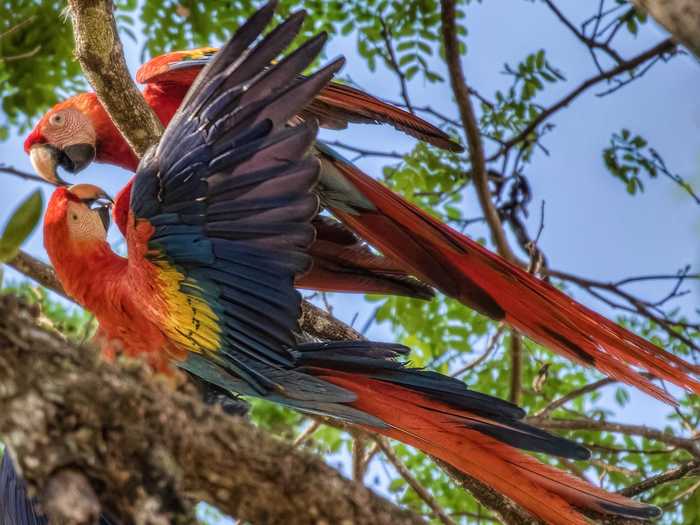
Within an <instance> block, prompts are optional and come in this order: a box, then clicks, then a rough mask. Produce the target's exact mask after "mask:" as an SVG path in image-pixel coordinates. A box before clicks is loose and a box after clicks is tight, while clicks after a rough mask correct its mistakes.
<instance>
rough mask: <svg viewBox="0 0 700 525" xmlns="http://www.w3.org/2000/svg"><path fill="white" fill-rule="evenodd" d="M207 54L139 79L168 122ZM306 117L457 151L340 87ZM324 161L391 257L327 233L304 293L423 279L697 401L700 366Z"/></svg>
mask: <svg viewBox="0 0 700 525" xmlns="http://www.w3.org/2000/svg"><path fill="white" fill-rule="evenodd" d="M205 51H206V50H205ZM201 54H202V50H195V51H193V52H189V51H188V52H176V53H172V54H169V55H164V56H162V57H157V58H155V59H153V60H152V61H151V62H149V63H148V64H146V65H145V66H143V68H142V69H141V70H140V71H139V74H138V78H139V80H140V81H142V82H146V83H147V87H146V90H145V92H144V96H145V97H146V100H147V101H148V103H149V104H150V105H151V107H153V108H154V109H155V111H156V113H157V114H158V116H159V117H160V119H161V120H162V121H163V123H164V124H167V123H168V122H169V120H170V119H171V118H172V116H173V114H174V113H175V111H176V109H177V107H178V106H179V104H180V102H181V101H182V99H183V97H184V95H185V92H186V90H187V88H188V87H189V84H190V83H191V82H192V81H193V79H194V78H195V75H196V73H198V72H199V70H200V69H201V67H203V64H202V63H201V62H198V61H197V60H190V59H191V57H199V56H200V55H201ZM205 54H206V52H205ZM188 60H189V61H188ZM173 63H177V64H178V68H177V69H170V66H171V65H172V64H173ZM183 64H184V67H182V66H183ZM71 105H73V106H75V107H77V108H79V109H81V111H84V112H85V113H86V114H88V115H89V118H90V121H91V122H92V123H93V126H94V127H95V129H96V135H97V160H99V161H102V162H109V163H113V164H117V165H120V166H122V167H124V168H127V169H130V170H132V171H134V170H135V169H136V165H137V162H136V158H135V157H134V156H133V154H132V153H131V152H130V151H129V150H128V146H127V145H126V142H124V141H123V140H122V139H121V136H120V135H119V133H118V131H117V130H116V128H115V127H114V126H113V125H112V123H111V121H110V120H109V117H108V116H107V114H106V113H105V112H104V110H102V108H101V106H100V105H99V102H98V101H97V99H96V98H95V97H94V95H90V94H85V95H79V96H78V97H74V98H73V99H70V100H69V101H67V102H65V103H63V104H62V105H59V106H57V107H56V108H55V109H54V110H52V112H53V111H55V110H57V109H60V108H64V107H67V106H71ZM50 114H51V112H49V114H47V115H46V116H45V117H44V118H43V119H42V121H41V122H40V123H39V124H38V125H37V127H36V129H35V130H34V131H33V132H32V134H31V135H30V137H29V138H28V139H27V143H26V147H27V148H29V147H30V146H31V144H33V143H36V142H41V141H43V140H44V138H43V137H42V133H41V131H40V130H41V129H42V125H43V123H45V122H46V119H47V118H48V116H49V115H50ZM303 115H307V116H308V115H311V116H314V117H315V118H318V119H320V121H321V123H327V124H328V125H329V126H331V127H333V126H335V127H338V126H341V125H344V123H347V122H348V121H351V122H353V121H354V122H389V123H391V124H393V125H394V126H395V127H397V128H398V129H401V130H404V131H407V132H408V133H411V134H413V135H414V136H418V137H420V138H422V139H424V140H429V141H431V142H433V143H435V144H438V145H440V146H443V147H451V146H450V144H453V143H451V142H450V141H449V140H448V139H447V138H446V136H444V134H443V135H440V133H441V132H440V131H439V130H437V129H436V128H434V127H432V126H431V125H430V124H428V123H425V122H424V121H422V120H421V119H419V118H417V117H415V116H414V115H411V114H409V113H407V112H405V111H402V110H401V109H399V108H395V107H393V106H391V105H389V104H386V103H384V102H382V101H379V100H378V99H376V98H374V97H372V96H370V95H367V94H366V93H363V92H361V91H359V90H356V89H354V88H350V87H347V86H342V85H333V84H331V85H329V86H327V87H326V88H325V89H324V90H322V91H321V93H320V94H319V95H318V96H317V98H316V99H315V100H314V101H313V102H312V103H311V104H310V105H309V106H308V107H307V108H306V109H305V110H304V112H303ZM452 149H454V148H452ZM316 154H317V155H318V156H319V157H320V158H321V159H322V161H323V162H324V163H325V164H326V165H327V166H328V167H329V171H330V172H332V173H331V174H330V175H329V177H330V178H333V177H335V178H336V179H337V180H341V185H342V184H345V185H347V186H349V187H350V188H352V190H351V195H349V196H347V199H348V202H349V204H348V205H346V203H345V202H341V204H340V205H335V204H334V202H333V201H332V200H331V202H330V203H329V207H330V209H331V211H333V213H334V214H335V215H336V217H338V218H339V219H340V220H341V221H342V222H343V224H344V225H345V226H346V227H349V228H350V230H352V231H353V232H355V233H356V234H358V235H359V237H361V238H362V239H363V240H365V241H367V242H369V244H371V245H372V246H374V247H375V248H377V249H379V250H380V251H381V252H382V253H383V254H384V256H385V257H380V256H377V255H376V254H375V253H372V252H371V251H368V250H367V249H366V248H365V247H363V246H362V244H361V243H359V242H358V243H356V244H354V245H348V244H344V243H343V242H340V243H339V242H337V241H338V238H337V237H335V236H334V235H333V234H328V235H327V236H325V237H324V235H326V234H325V233H324V232H323V231H320V233H319V237H318V243H317V244H316V245H314V246H313V247H312V248H311V250H310V253H312V255H313V256H314V258H315V260H316V264H315V265H314V266H313V267H312V269H311V271H310V272H309V273H307V274H306V275H304V276H299V277H298V279H297V284H298V285H299V286H301V287H307V286H308V287H310V288H314V289H321V290H329V291H345V292H365V293H394V294H404V295H414V296H418V297H422V296H427V295H426V288H425V286H423V287H421V286H420V285H417V284H416V283H415V281H414V282H410V281H409V280H407V276H408V275H414V276H416V277H418V278H419V279H420V280H422V281H423V282H424V283H427V284H429V285H431V286H434V287H436V288H438V289H439V290H440V291H442V292H443V293H445V294H447V295H449V296H451V297H454V298H456V299H457V300H459V301H461V302H462V303H464V304H466V305H468V306H470V307H472V308H474V309H476V310H478V311H480V312H481V313H483V314H485V315H488V316H489V317H491V318H494V319H497V320H504V321H506V322H507V323H509V324H511V325H512V326H514V327H515V328H517V329H518V330H520V331H522V332H523V333H525V334H527V335H528V336H529V337H531V338H532V339H534V340H535V341H537V342H539V343H541V344H543V345H545V346H547V347H549V348H551V349H552V350H555V351H556V352H558V353H560V354H562V355H564V356H566V357H568V358H570V359H572V360H574V361H576V362H577V363H580V364H583V365H586V366H593V367H595V368H596V369H598V370H600V371H601V372H603V373H605V374H607V375H609V376H611V377H614V378H616V379H619V380H621V381H624V382H626V383H628V384H631V385H633V386H635V387H637V388H640V389H641V390H643V391H645V392H647V393H649V394H651V395H652V396H654V397H657V398H659V399H662V400H664V401H666V402H669V403H673V402H674V400H673V399H672V398H671V397H670V396H669V395H668V394H667V393H666V392H665V391H664V390H662V389H660V388H659V387H657V386H656V385H654V384H653V382H652V381H651V380H650V379H648V378H647V377H645V376H643V375H641V374H640V373H639V371H647V372H650V373H651V374H653V375H654V376H656V377H658V378H662V379H666V380H668V381H671V382H672V383H674V384H676V385H678V386H680V387H682V388H685V389H686V390H689V391H692V392H694V393H696V394H700V382H698V381H697V380H696V379H695V378H694V377H693V374H697V373H698V369H697V367H695V366H693V365H691V364H689V363H687V362H685V361H684V360H682V359H680V358H678V357H677V356H674V355H673V354H671V353H669V352H664V351H663V350H662V349H660V348H658V347H657V346H655V345H653V344H652V343H650V342H648V341H646V340H644V339H643V338H641V337H638V336H636V335H635V334H632V333H631V332H629V331H628V330H626V329H624V328H622V327H620V326H618V325H616V324H615V323H613V322H611V321H610V320H608V319H606V318H604V317H603V316H601V315H599V314H597V313H595V312H593V311H592V310H590V309H588V308H586V307H584V306H582V305H580V304H579V303H577V302H575V301H573V300H572V299H571V298H569V297H568V296H566V295H565V294H563V293H561V292H560V291H559V290H557V289H556V288H554V287H553V286H550V285H549V284H548V283H545V282H543V281H541V280H540V279H537V278H536V277H534V276H532V275H530V274H528V273H527V272H524V271H523V270H522V269H521V268H519V267H517V266H515V265H513V264H510V263H509V262H507V261H505V260H504V259H502V258H500V257H498V256H497V255H495V254H493V253H492V252H490V251H488V250H486V249H485V248H483V247H482V246H480V245H479V244H478V243H476V242H474V241H472V240H471V239H469V238H468V237H466V236H464V235H462V234H460V233H458V232H456V231H455V230H453V229H451V228H449V227H448V226H446V225H445V224H442V223H440V222H439V221H437V220H436V219H434V218H433V217H431V216H429V215H428V214H427V213H425V212H423V211H422V210H420V209H419V208H417V207H416V206H414V205H412V204H411V203H409V202H407V201H406V200H404V199H402V198H401V197H399V196H398V195H397V194H395V193H393V192H391V191H390V190H389V189H387V188H386V187H384V186H383V185H382V184H380V183H379V182H377V181H375V180H374V179H372V178H371V177H369V176H368V175H366V174H364V173H362V172H361V171H359V170H358V169H357V168H355V167H354V166H352V165H351V164H349V163H347V162H345V161H343V160H342V159H340V158H337V157H335V156H332V154H331V153H330V152H328V151H327V150H325V149H321V150H319V151H317V153H316ZM334 190H335V189H334ZM352 192H356V193H357V194H359V195H360V196H361V198H362V199H364V200H365V201H366V202H368V203H369V206H365V205H359V206H356V205H355V204H356V203H355V202H353V199H354V198H355V196H354V195H353V194H352ZM129 196H130V184H129V185H127V187H125V189H124V190H123V191H122V192H121V193H120V195H119V196H118V199H117V204H116V206H115V209H114V214H115V220H116V223H117V224H118V226H119V227H120V229H121V230H122V232H124V231H125V224H126V223H125V221H126V219H127V216H128V202H129ZM334 197H337V198H338V199H339V200H341V201H342V199H343V198H344V197H343V196H342V195H341V196H340V197H338V196H337V195H334ZM394 277H397V278H398V279H399V281H401V282H399V281H397V280H396V279H394ZM406 283H408V285H409V286H408V288H406V286H405V284H406Z"/></svg>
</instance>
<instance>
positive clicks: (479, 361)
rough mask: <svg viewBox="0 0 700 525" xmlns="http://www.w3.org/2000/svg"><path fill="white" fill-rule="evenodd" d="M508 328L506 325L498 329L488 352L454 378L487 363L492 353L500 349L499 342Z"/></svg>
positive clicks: (488, 346)
mask: <svg viewBox="0 0 700 525" xmlns="http://www.w3.org/2000/svg"><path fill="white" fill-rule="evenodd" d="M505 329H506V327H505V325H504V324H500V325H499V327H498V329H497V330H496V333H495V334H493V337H491V339H490V340H489V342H488V344H487V345H486V350H484V352H483V353H482V354H481V355H480V356H479V357H477V358H476V359H474V360H473V361H470V362H469V363H467V364H466V365H464V366H463V367H462V368H460V369H459V370H457V371H456V372H454V373H453V374H452V377H459V376H461V375H463V374H465V373H467V372H469V371H470V370H473V369H474V368H476V367H477V366H480V365H481V364H482V363H483V362H484V361H486V360H487V359H488V358H489V356H490V355H491V353H492V352H493V351H494V350H495V349H496V348H497V347H498V341H499V340H500V339H501V335H503V332H504V331H505Z"/></svg>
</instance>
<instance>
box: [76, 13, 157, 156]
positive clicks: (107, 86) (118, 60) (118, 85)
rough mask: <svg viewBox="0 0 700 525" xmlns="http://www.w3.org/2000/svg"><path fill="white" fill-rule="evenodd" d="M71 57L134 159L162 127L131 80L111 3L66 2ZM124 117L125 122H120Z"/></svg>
mask: <svg viewBox="0 0 700 525" xmlns="http://www.w3.org/2000/svg"><path fill="white" fill-rule="evenodd" d="M68 5H69V6H70V14H71V20H72V22H73V33H74V35H75V56H76V58H77V59H78V61H79V62H80V65H81V67H82V69H83V72H84V73H85V76H86V77H87V79H88V81H89V82H90V85H91V86H92V87H93V89H94V90H95V93H97V96H98V97H99V98H100V100H101V101H102V103H103V105H104V107H105V109H106V110H107V113H108V114H109V116H110V117H111V118H112V120H113V121H114V123H115V125H116V126H117V128H118V129H119V131H120V132H121V134H122V135H123V136H124V138H125V139H126V141H127V142H128V143H129V146H131V149H132V150H134V152H135V153H136V155H137V156H138V157H142V156H143V154H144V153H146V150H148V148H149V147H150V146H152V145H153V144H155V143H156V142H158V138H159V137H160V135H161V133H162V132H163V126H162V125H161V123H160V120H158V117H157V116H156V114H155V113H154V112H153V110H152V109H151V108H150V107H149V106H148V104H146V103H145V101H144V100H143V97H142V96H141V93H140V92H139V90H138V88H137V87H136V84H135V83H134V81H133V80H132V79H131V75H130V74H129V70H128V69H127V67H126V61H125V60H124V50H123V48H122V43H121V40H120V39H119V35H118V34H117V24H116V22H115V20H114V15H113V9H114V6H113V3H112V1H111V0H69V2H68ZM125 115H128V118H124V116H125Z"/></svg>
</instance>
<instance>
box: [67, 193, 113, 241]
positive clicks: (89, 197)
mask: <svg viewBox="0 0 700 525" xmlns="http://www.w3.org/2000/svg"><path fill="white" fill-rule="evenodd" d="M68 191H70V192H71V193H72V194H73V195H75V196H76V197H78V198H79V199H80V201H81V202H82V203H83V204H85V205H86V206H87V207H88V208H90V209H91V210H93V211H95V212H97V214H98V215H99V217H100V220H101V221H102V226H104V228H105V231H108V230H109V223H110V216H111V211H112V206H114V200H113V199H112V197H110V196H109V195H108V194H107V192H106V191H105V190H103V189H102V188H100V187H99V186H95V185H94V184H75V185H73V186H71V187H70V188H68Z"/></svg>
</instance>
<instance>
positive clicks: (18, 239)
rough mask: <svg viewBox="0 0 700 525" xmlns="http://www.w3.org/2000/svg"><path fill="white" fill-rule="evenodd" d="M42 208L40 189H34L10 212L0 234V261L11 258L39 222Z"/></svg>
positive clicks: (42, 200) (42, 201)
mask: <svg viewBox="0 0 700 525" xmlns="http://www.w3.org/2000/svg"><path fill="white" fill-rule="evenodd" d="M43 209H44V199H43V197H42V195H41V190H35V191H34V192H33V193H32V194H31V195H30V196H29V197H27V198H26V199H25V200H24V202H22V204H20V205H19V206H18V207H17V209H16V210H15V211H14V212H13V213H12V216H11V217H10V219H9V220H8V221H7V226H5V230H4V231H3V233H2V236H0V263H1V262H5V261H9V260H10V259H12V258H13V257H14V256H15V255H16V254H17V251H18V250H19V247H20V246H21V245H22V243H23V242H24V241H25V240H26V239H27V237H29V236H30V235H31V233H32V232H33V231H34V228H36V225H37V224H38V223H39V219H40V218H41V212H42V211H43Z"/></svg>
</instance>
